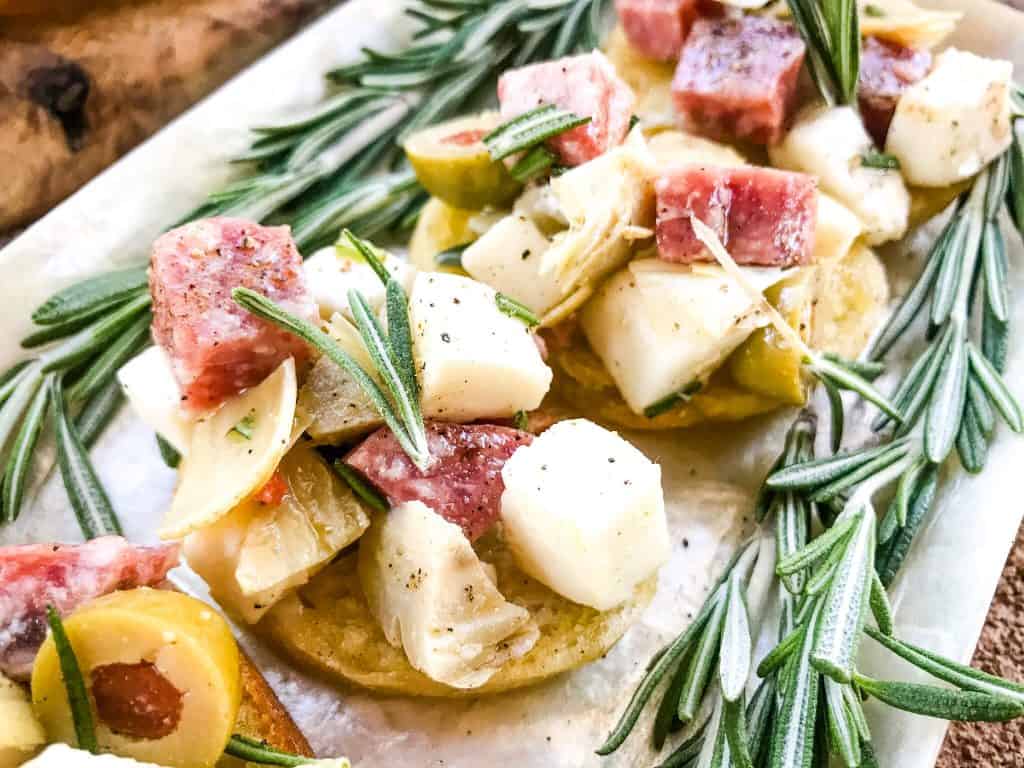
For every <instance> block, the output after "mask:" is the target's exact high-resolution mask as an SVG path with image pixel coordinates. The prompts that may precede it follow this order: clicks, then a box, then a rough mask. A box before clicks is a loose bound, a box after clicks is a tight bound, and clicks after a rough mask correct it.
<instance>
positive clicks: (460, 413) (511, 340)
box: [409, 272, 551, 422]
mask: <svg viewBox="0 0 1024 768" xmlns="http://www.w3.org/2000/svg"><path fill="white" fill-rule="evenodd" d="M409 321H410V324H411V326H412V343H413V357H414V358H415V360H416V369H417V372H418V376H419V381H420V392H421V396H422V406H423V414H424V415H425V416H427V417H428V418H438V419H444V420H445V421H463V422H464V421H474V420H476V419H483V418H498V417H502V416H512V415H514V414H515V413H516V411H519V410H525V411H530V410H533V409H534V408H536V407H537V406H539V405H540V402H541V400H543V399H544V395H545V394H546V393H547V391H548V387H549V386H550V385H551V369H550V368H548V367H547V366H546V365H545V364H544V361H543V360H542V359H541V356H540V352H539V351H538V349H537V345H536V343H535V342H534V339H533V334H532V333H531V332H530V330H529V329H528V328H527V327H526V326H525V325H524V324H523V323H522V322H521V321H519V320H517V319H516V318H514V317H509V316H508V315H506V314H504V313H503V312H502V311H501V310H500V309H498V304H497V300H496V298H495V291H494V289H493V288H491V287H490V286H488V285H484V284H483V283H478V282H476V281H475V280H471V279H469V278H468V277H462V276H460V275H450V274H442V273H437V272H422V273H420V274H418V275H417V276H416V280H415V281H414V283H413V288H412V297H411V299H410V306H409Z"/></svg>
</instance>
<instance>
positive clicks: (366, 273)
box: [302, 245, 416, 320]
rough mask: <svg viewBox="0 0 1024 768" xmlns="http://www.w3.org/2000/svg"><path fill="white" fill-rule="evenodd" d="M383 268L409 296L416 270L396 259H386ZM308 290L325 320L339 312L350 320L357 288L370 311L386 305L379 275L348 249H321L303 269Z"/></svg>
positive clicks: (339, 247) (392, 257)
mask: <svg viewBox="0 0 1024 768" xmlns="http://www.w3.org/2000/svg"><path fill="white" fill-rule="evenodd" d="M384 266H385V267H386V268H387V269H388V271H389V272H391V274H392V275H394V276H395V277H396V278H397V279H398V282H400V283H401V284H402V287H403V288H405V290H406V292H408V290H409V288H410V286H411V285H412V280H413V277H414V275H415V272H416V270H415V268H414V267H413V266H412V265H410V264H409V263H407V262H405V261H403V260H402V259H399V258H397V257H395V256H390V255H385V258H384ZM302 269H303V271H304V272H305V277H306V286H307V287H308V288H309V291H310V293H312V295H313V301H315V302H316V304H317V306H318V307H319V308H320V316H321V317H322V318H323V319H324V320H327V319H330V317H331V316H332V315H333V314H334V313H336V312H338V313H340V314H342V315H345V316H347V317H351V315H352V313H351V310H350V309H349V306H348V292H349V291H350V290H351V289H353V288H355V289H357V290H359V291H361V292H362V294H363V296H364V297H366V301H367V303H368V304H369V305H370V308H371V309H373V310H375V311H376V310H377V309H378V308H379V307H381V306H382V305H383V304H384V284H383V283H382V282H381V280H380V278H379V277H377V273H376V272H374V271H373V268H372V267H370V265H369V264H367V263H366V262H365V261H363V260H361V259H357V258H353V257H352V256H351V254H350V252H349V251H348V249H346V248H344V247H341V246H335V245H331V246H328V247H327V248H321V249H320V250H319V251H317V252H316V253H314V254H313V255H312V256H310V257H309V258H308V259H306V261H305V262H304V263H303V265H302Z"/></svg>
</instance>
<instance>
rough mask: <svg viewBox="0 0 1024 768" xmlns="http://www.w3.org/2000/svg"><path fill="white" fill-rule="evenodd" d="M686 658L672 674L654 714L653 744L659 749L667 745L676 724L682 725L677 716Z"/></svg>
mask: <svg viewBox="0 0 1024 768" xmlns="http://www.w3.org/2000/svg"><path fill="white" fill-rule="evenodd" d="M685 658H686V657H685V656H684V657H683V661H682V662H681V663H680V664H679V667H678V669H676V671H675V674H674V675H672V679H671V680H670V681H669V684H668V688H666V689H665V695H664V696H662V697H661V702H660V703H659V704H658V711H657V712H656V713H655V715H654V725H653V726H652V727H651V744H652V745H654V748H655V749H656V750H659V751H660V750H661V748H662V747H663V746H664V745H665V739H667V738H668V734H669V731H671V730H672V729H673V728H674V727H675V726H677V725H681V723H680V722H679V720H678V719H677V718H676V708H677V707H678V705H679V694H680V693H681V692H682V690H683V683H684V682H685V680H686V662H685Z"/></svg>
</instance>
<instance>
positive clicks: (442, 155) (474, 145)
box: [404, 112, 521, 210]
mask: <svg viewBox="0 0 1024 768" xmlns="http://www.w3.org/2000/svg"><path fill="white" fill-rule="evenodd" d="M499 121H500V118H499V117H498V114H497V113H496V112H484V113H483V114H479V115H473V116H471V117H460V118H458V119H455V120H449V121H448V122H446V123H441V124H440V125H435V126H433V127H431V128H426V129H424V130H422V131H418V132H417V133H414V134H413V135H412V136H410V137H409V138H408V139H406V141H405V146H404V148H405V154H406V156H407V157H408V158H409V162H410V163H412V167H413V170H414V171H416V177H417V178H418V179H419V181H420V183H421V184H422V185H423V186H424V187H426V188H427V191H428V192H430V194H432V195H434V196H435V197H439V198H440V199H441V200H443V201H444V202H446V203H448V204H449V205H452V206H455V207H456V208H465V209H468V210H480V209H482V208H486V207H488V206H495V207H497V206H503V205H507V204H508V203H510V202H511V201H512V200H513V199H514V198H515V196H516V195H517V194H518V193H519V190H520V188H521V185H520V184H519V182H517V181H516V180H515V179H513V178H512V177H511V176H510V175H509V173H508V169H507V168H506V167H505V164H504V163H502V162H500V161H495V160H492V159H491V155H490V153H488V151H487V147H485V146H484V142H483V137H484V136H486V135H487V134H488V133H490V132H491V130H493V129H494V128H496V127H497V125H498V123H499Z"/></svg>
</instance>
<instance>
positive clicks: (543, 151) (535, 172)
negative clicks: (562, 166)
mask: <svg viewBox="0 0 1024 768" xmlns="http://www.w3.org/2000/svg"><path fill="white" fill-rule="evenodd" d="M556 159H557V158H556V157H555V155H554V154H553V153H552V152H551V151H550V150H548V149H547V148H546V147H534V148H533V149H531V150H530V151H529V152H527V153H526V154H525V155H523V157H522V158H520V160H519V161H518V162H517V163H516V164H515V165H513V166H512V168H510V169H509V175H511V176H512V178H513V179H515V180H516V181H518V182H520V183H521V184H525V183H526V182H528V181H532V180H533V179H535V178H536V177H538V176H540V175H541V174H543V173H544V172H545V171H547V170H549V169H550V168H552V167H553V166H554V164H555V160H556Z"/></svg>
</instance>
